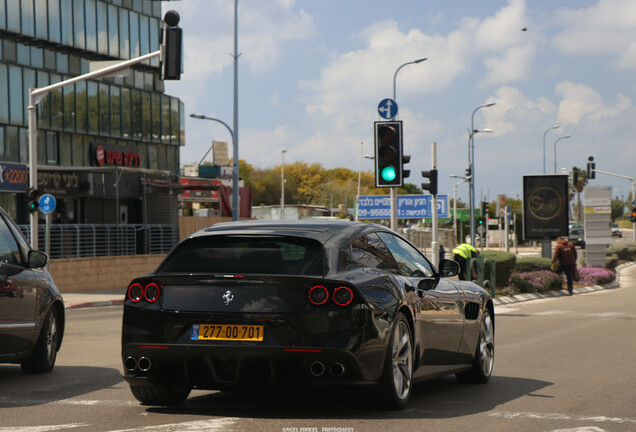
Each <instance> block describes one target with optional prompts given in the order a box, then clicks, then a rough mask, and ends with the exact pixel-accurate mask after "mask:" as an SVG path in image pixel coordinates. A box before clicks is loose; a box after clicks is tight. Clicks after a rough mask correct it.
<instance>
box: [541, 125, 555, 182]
mask: <svg viewBox="0 0 636 432" xmlns="http://www.w3.org/2000/svg"><path fill="white" fill-rule="evenodd" d="M558 128H559V125H557V124H555V125H554V126H552V127H551V128H549V129H546V131H545V132H543V174H545V135H546V134H547V133H548V132H550V131H551V130H552V129H558Z"/></svg>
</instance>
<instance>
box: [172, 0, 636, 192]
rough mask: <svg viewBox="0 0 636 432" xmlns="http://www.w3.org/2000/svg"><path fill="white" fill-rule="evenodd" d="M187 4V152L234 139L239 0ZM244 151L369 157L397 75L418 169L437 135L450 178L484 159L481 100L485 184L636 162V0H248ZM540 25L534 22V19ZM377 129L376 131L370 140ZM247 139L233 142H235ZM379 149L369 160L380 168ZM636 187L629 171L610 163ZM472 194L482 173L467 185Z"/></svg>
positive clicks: (257, 155)
mask: <svg viewBox="0 0 636 432" xmlns="http://www.w3.org/2000/svg"><path fill="white" fill-rule="evenodd" d="M163 7H164V10H167V9H174V10H176V11H178V12H179V14H180V15H181V23H180V26H181V27H182V28H183V31H184V74H183V75H182V78H181V80H180V81H175V82H168V83H167V84H166V91H167V93H169V94H172V95H175V96H178V97H180V98H181V99H182V100H183V101H184V103H185V107H186V113H187V114H186V145H185V146H184V147H182V149H181V163H182V164H186V163H192V162H197V161H199V160H200V159H201V157H203V155H204V154H205V152H206V151H207V149H208V148H209V146H210V143H211V140H213V139H215V140H226V141H230V138H229V134H228V132H227V130H226V129H225V128H224V127H223V126H222V125H220V124H217V123H214V122H210V121H202V120H196V119H191V118H189V117H188V115H189V114H190V113H202V114H205V115H207V116H210V117H215V118H219V119H221V120H223V121H225V122H226V123H227V124H229V125H230V126H232V122H233V117H232V116H233V105H232V104H233V94H232V92H233V58H232V56H231V53H232V52H233V50H234V1H233V0H183V1H177V2H164V4H163ZM238 16H239V24H238V32H239V36H238V46H239V48H238V50H239V53H241V56H240V57H239V128H238V132H239V157H240V158H241V159H245V160H246V161H247V162H248V163H250V164H252V165H254V166H255V167H260V168H269V167H274V166H276V165H279V164H280V163H281V150H282V149H285V150H286V151H287V152H286V154H285V162H286V163H287V162H295V161H303V162H308V163H314V162H317V163H320V164H322V165H323V166H324V167H325V168H335V167H345V168H349V169H351V170H354V171H357V170H358V166H359V163H360V154H361V149H362V152H363V154H373V122H374V121H376V120H380V118H379V116H378V113H377V105H378V102H379V101H380V100H382V99H383V98H385V97H391V96H392V93H393V75H394V73H395V71H396V69H397V68H398V67H399V66H400V65H401V64H403V63H406V62H409V61H412V60H415V59H417V58H421V57H427V58H428V60H427V61H425V62H422V63H420V64H417V65H409V66H406V67H404V68H403V69H402V70H401V71H400V72H399V74H398V77H397V102H398V105H399V107H400V112H399V119H400V120H402V121H403V122H404V148H405V153H406V154H410V155H411V156H412V158H411V163H410V164H409V167H410V169H411V176H410V177H409V178H408V179H407V181H408V182H409V183H414V184H417V185H419V184H420V183H422V181H423V179H422V178H421V177H420V175H419V174H420V171H421V170H428V169H430V167H431V143H432V142H433V141H435V142H437V167H438V170H439V173H440V193H446V194H449V195H452V192H453V184H454V183H455V182H456V181H457V180H456V179H451V178H449V175H451V174H456V175H463V174H464V171H465V169H466V167H467V165H468V159H467V154H468V129H469V128H470V117H471V113H472V112H473V110H474V109H475V108H476V107H478V106H480V105H482V104H486V103H491V102H494V103H495V104H496V105H495V106H493V107H490V108H483V109H480V110H479V111H478V112H477V113H476V114H475V128H476V129H485V128H487V129H491V130H493V131H494V132H493V133H481V134H476V135H475V155H476V156H475V192H476V196H477V200H479V197H480V196H483V197H484V199H487V200H489V201H492V200H494V199H495V198H496V196H497V194H506V195H509V196H513V197H517V196H519V197H520V196H521V185H522V177H523V175H526V174H543V135H544V132H545V131H546V130H547V129H549V128H550V127H551V126H552V125H559V128H558V129H551V130H550V131H549V132H547V134H546V152H545V153H546V157H545V165H546V173H547V174H553V173H554V164H555V161H554V146H555V144H554V143H555V141H556V140H557V139H558V138H560V137H562V136H565V135H570V138H564V139H560V140H559V141H558V145H557V150H556V151H557V172H559V173H560V171H561V168H568V169H571V168H572V167H573V166H577V167H579V168H585V166H586V162H587V158H588V156H594V157H595V160H596V167H597V168H598V169H600V170H603V171H608V172H612V173H616V174H620V175H625V176H634V175H636V145H634V141H635V139H636V121H635V120H636V108H635V107H634V102H633V101H634V100H636V82H635V80H634V76H635V72H636V2H634V1H633V0H595V1H592V0H560V1H549V0H535V1H529V0H509V1H492V0H482V1H479V2H476V1H474V0H453V1H445V2H431V1H420V0H393V1H391V2H389V1H386V0H385V1H377V0H319V1H317V0H267V1H262V0H240V1H239V3H238ZM523 28H526V29H527V30H526V31H522V29H523ZM361 143H362V144H361ZM231 153H232V150H231V148H230V154H231ZM372 169H373V166H372V161H369V160H367V159H363V161H362V170H363V171H372ZM591 184H593V185H612V186H613V187H614V195H615V196H618V197H620V196H621V195H623V196H624V197H625V198H627V196H628V194H629V193H630V191H631V183H630V182H629V181H628V180H623V179H620V178H616V177H612V176H608V175H602V174H598V175H597V178H596V180H592V181H591ZM458 196H459V197H460V198H461V199H463V200H464V201H467V199H468V188H467V187H466V185H465V184H463V185H461V186H459V187H458Z"/></svg>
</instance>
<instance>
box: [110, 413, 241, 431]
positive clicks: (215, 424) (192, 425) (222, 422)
mask: <svg viewBox="0 0 636 432" xmlns="http://www.w3.org/2000/svg"><path fill="white" fill-rule="evenodd" d="M238 420H239V419H238V418H236V417H225V418H217V419H210V420H198V421H191V422H183V423H170V424H164V425H154V426H146V427H142V428H138V427H137V428H134V429H117V430H111V431H109V432H134V431H153V432H155V431H158V432H175V431H179V432H189V431H192V432H221V431H223V432H227V431H228V430H231V429H228V428H229V427H231V426H233V425H234V424H235V423H236V422H237V421H238Z"/></svg>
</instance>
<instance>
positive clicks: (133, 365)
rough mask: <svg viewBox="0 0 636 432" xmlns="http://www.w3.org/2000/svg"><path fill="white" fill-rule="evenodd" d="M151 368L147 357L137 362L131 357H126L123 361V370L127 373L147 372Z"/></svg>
mask: <svg viewBox="0 0 636 432" xmlns="http://www.w3.org/2000/svg"><path fill="white" fill-rule="evenodd" d="M151 367H152V362H151V361H150V359H149V358H148V357H140V358H139V360H137V359H136V358H135V357H133V356H128V357H126V360H124V368H125V369H126V371H128V372H134V371H136V370H140V371H142V372H148V371H149V370H150V368H151Z"/></svg>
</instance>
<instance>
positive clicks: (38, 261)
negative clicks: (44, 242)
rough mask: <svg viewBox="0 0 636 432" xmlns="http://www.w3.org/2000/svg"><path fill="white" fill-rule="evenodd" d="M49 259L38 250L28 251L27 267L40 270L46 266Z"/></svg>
mask: <svg viewBox="0 0 636 432" xmlns="http://www.w3.org/2000/svg"><path fill="white" fill-rule="evenodd" d="M48 260H49V257H48V256H47V255H46V254H45V253H44V252H40V251H38V250H30V251H29V267H30V268H42V267H44V266H46V263H47V261H48Z"/></svg>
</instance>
